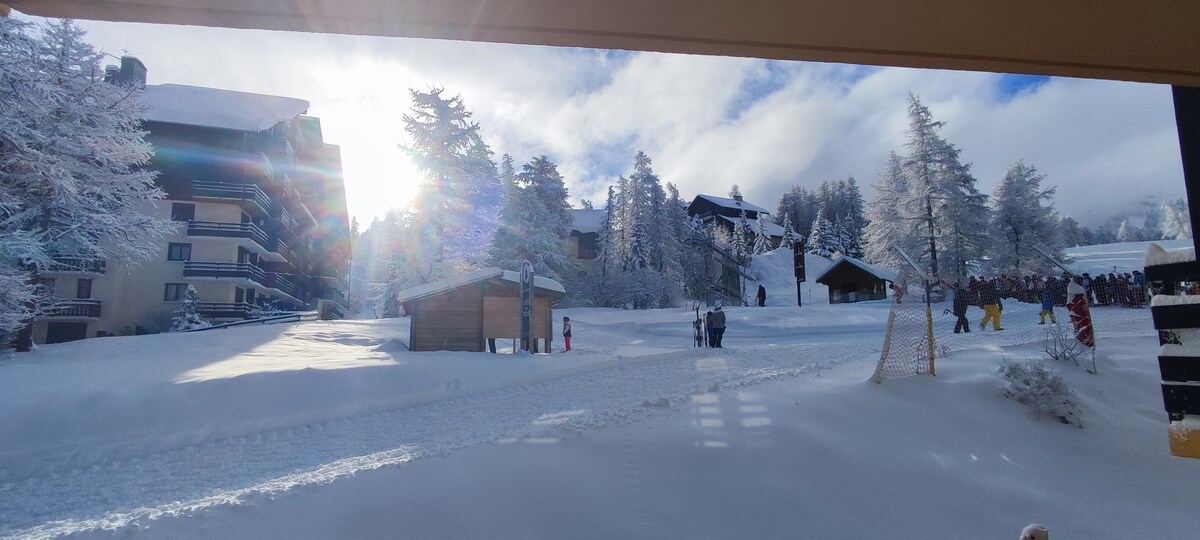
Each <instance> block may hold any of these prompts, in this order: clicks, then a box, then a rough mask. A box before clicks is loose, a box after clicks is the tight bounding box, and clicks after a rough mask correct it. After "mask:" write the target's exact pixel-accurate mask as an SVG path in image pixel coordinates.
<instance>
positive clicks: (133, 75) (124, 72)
mask: <svg viewBox="0 0 1200 540" xmlns="http://www.w3.org/2000/svg"><path fill="white" fill-rule="evenodd" d="M114 68H116V66H109V67H106V68H104V80H105V81H109V77H110V76H111V77H112V80H111V81H110V82H115V83H117V84H127V85H132V86H137V87H138V88H141V87H144V86H146V64H143V63H142V61H141V60H138V59H137V58H134V57H132V56H128V55H126V56H122V57H121V67H120V68H119V69H115V72H114Z"/></svg>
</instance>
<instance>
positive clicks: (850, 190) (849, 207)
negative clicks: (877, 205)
mask: <svg viewBox="0 0 1200 540" xmlns="http://www.w3.org/2000/svg"><path fill="white" fill-rule="evenodd" d="M844 197H845V199H846V200H845V207H846V214H845V215H844V217H845V223H844V225H845V227H846V235H847V241H846V244H845V248H846V255H849V256H851V257H854V258H856V259H861V258H862V257H863V254H864V252H865V249H866V246H865V243H866V239H865V238H864V233H865V231H866V228H867V217H866V208H865V202H864V199H863V196H862V192H860V191H859V190H858V182H857V181H855V180H854V177H850V178H849V179H848V180H847V181H846V189H845V191H844Z"/></svg>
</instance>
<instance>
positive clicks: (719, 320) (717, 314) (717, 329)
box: [711, 304, 725, 349]
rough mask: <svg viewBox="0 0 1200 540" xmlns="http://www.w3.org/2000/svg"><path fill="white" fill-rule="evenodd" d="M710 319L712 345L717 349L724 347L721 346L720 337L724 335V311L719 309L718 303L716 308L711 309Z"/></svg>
mask: <svg viewBox="0 0 1200 540" xmlns="http://www.w3.org/2000/svg"><path fill="white" fill-rule="evenodd" d="M711 320H712V327H713V337H712V341H713V347H716V348H718V349H721V348H724V347H721V338H722V337H723V336H724V335H725V312H724V311H721V305H720V304H717V309H716V310H715V311H713V314H712V317H711Z"/></svg>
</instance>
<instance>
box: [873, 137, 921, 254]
mask: <svg viewBox="0 0 1200 540" xmlns="http://www.w3.org/2000/svg"><path fill="white" fill-rule="evenodd" d="M875 190H876V191H877V192H878V195H877V196H876V197H875V199H874V200H872V201H871V202H870V203H869V204H867V216H868V219H869V220H870V222H871V227H870V228H869V229H867V233H866V250H865V253H864V255H865V257H866V259H867V260H868V261H870V262H872V263H875V264H878V265H880V266H884V267H890V268H899V267H900V265H902V264H904V261H903V259H901V258H900V255H899V254H897V252H896V250H895V248H896V247H899V248H901V249H903V250H904V251H905V252H908V253H913V252H915V242H916V235H915V234H914V232H915V229H916V227H915V221H914V220H913V219H912V218H910V217H909V216H907V215H906V214H905V208H904V203H905V201H906V200H907V199H908V197H909V191H908V177H907V176H906V175H905V173H904V165H903V161H902V160H901V158H900V156H898V155H896V153H895V152H892V153H891V154H889V156H888V160H887V163H886V165H885V166H884V169H883V171H882V172H881V173H880V175H879V183H878V184H876V185H875Z"/></svg>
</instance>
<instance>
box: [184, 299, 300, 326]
mask: <svg viewBox="0 0 1200 540" xmlns="http://www.w3.org/2000/svg"><path fill="white" fill-rule="evenodd" d="M245 305H247V306H249V305H250V304H245ZM197 306H199V304H197ZM197 311H199V308H197ZM202 314H203V313H202ZM315 320H317V312H315V311H293V312H290V313H281V314H279V315H272V316H270V317H262V318H259V319H247V320H244V321H233V322H228V323H225V324H214V325H212V326H208V327H205V328H194V329H192V330H186V331H187V332H203V331H206V330H216V329H218V328H232V327H234V326H246V325H249V324H280V323H290V322H303V321H315Z"/></svg>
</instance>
